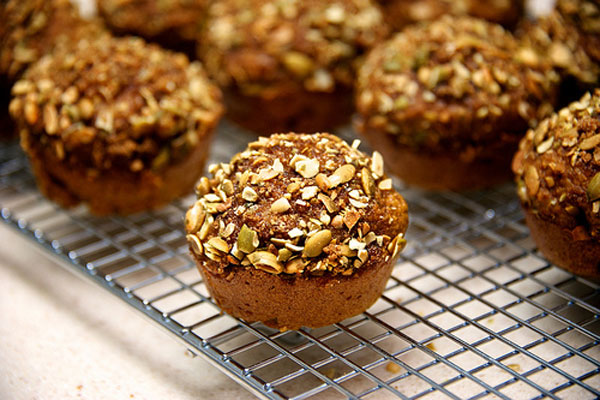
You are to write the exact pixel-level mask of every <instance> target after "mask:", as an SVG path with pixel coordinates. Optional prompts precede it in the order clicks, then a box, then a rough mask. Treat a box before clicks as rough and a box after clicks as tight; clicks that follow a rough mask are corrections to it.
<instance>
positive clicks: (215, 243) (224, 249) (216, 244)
mask: <svg viewBox="0 0 600 400" xmlns="http://www.w3.org/2000/svg"><path fill="white" fill-rule="evenodd" d="M206 244H207V245H209V246H210V247H212V248H213V249H215V250H218V251H220V252H221V253H229V244H227V242H226V241H224V240H223V239H221V238H220V237H214V238H211V239H210V240H209V241H208V242H207V243H206Z"/></svg>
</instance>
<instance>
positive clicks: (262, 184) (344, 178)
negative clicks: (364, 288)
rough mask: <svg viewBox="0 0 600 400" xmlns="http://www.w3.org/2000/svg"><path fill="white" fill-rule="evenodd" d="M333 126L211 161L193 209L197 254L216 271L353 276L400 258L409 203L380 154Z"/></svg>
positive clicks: (191, 233)
mask: <svg viewBox="0 0 600 400" xmlns="http://www.w3.org/2000/svg"><path fill="white" fill-rule="evenodd" d="M357 146H358V142H356V144H355V146H353V147H350V146H349V145H347V144H346V143H345V142H343V141H342V140H341V139H339V138H337V137H335V136H332V135H329V134H314V135H306V134H280V135H273V136H271V137H270V138H261V139H259V140H258V141H257V142H254V143H251V144H250V145H249V147H248V149H247V150H246V151H244V152H242V153H240V154H238V155H236V156H235V157H234V158H233V160H232V161H231V163H230V164H219V165H214V166H212V167H211V168H210V172H211V173H212V174H213V176H214V178H213V179H210V180H209V179H207V178H202V180H201V181H200V184H199V185H198V195H199V200H198V201H197V202H196V203H195V204H194V205H193V206H192V207H191V208H190V210H189V211H188V213H187V215H186V231H187V233H188V235H187V238H188V241H189V242H190V248H191V250H192V254H193V255H194V257H195V258H196V259H197V260H198V262H199V263H200V264H201V265H202V267H203V268H206V269H207V270H209V271H210V272H211V273H212V274H217V275H223V276H229V275H230V274H231V276H234V275H235V273H236V271H237V270H238V269H240V268H242V269H244V268H255V269H259V270H262V271H264V272H266V273H268V274H275V275H279V274H283V275H282V276H290V277H293V276H296V275H297V276H300V275H301V276H306V275H308V276H311V275H331V276H335V275H338V274H340V275H341V276H349V275H352V274H353V273H354V271H355V270H359V269H364V268H372V267H374V266H377V265H382V264H385V263H388V262H389V263H391V260H392V259H394V258H395V257H396V256H397V255H398V253H399V251H400V250H401V249H402V248H403V246H404V243H405V241H404V239H403V235H404V232H405V231H406V227H407V224H408V215H407V208H406V203H405V202H404V200H403V199H402V197H401V196H400V195H399V194H397V193H396V192H395V191H394V190H393V189H392V182H391V180H390V179H388V178H386V177H385V175H384V173H383V159H382V158H381V155H380V154H378V153H374V157H373V159H370V158H369V157H367V156H365V155H364V154H363V153H361V152H360V151H358V150H357V149H356V147H357Z"/></svg>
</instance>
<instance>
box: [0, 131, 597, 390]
mask: <svg viewBox="0 0 600 400" xmlns="http://www.w3.org/2000/svg"><path fill="white" fill-rule="evenodd" d="M342 135H343V136H345V137H346V138H347V139H352V135H353V134H352V133H351V132H343V133H342ZM252 139H253V138H252V136H248V135H247V134H245V133H243V132H239V131H237V130H236V129H235V128H234V127H232V126H231V125H228V124H227V123H224V124H223V125H222V126H221V127H220V130H219V134H218V137H217V139H216V141H215V143H214V145H213V153H212V161H226V160H229V159H230V157H231V156H232V155H233V154H234V153H235V152H237V151H240V150H242V149H243V148H244V147H245V145H246V143H247V142H248V141H250V140H252ZM396 186H397V187H398V188H399V189H400V191H401V193H402V194H403V196H404V197H405V198H406V200H407V202H408V203H409V205H410V220H411V225H410V228H409V231H408V233H407V239H408V241H409V245H408V246H407V248H406V249H405V250H404V252H403V253H402V255H401V259H400V261H399V262H398V265H397V266H396V268H395V269H394V272H393V275H392V278H391V279H390V281H389V282H388V285H387V289H386V291H385V293H384V295H383V296H382V297H381V299H380V300H379V301H377V303H376V304H374V305H373V306H372V307H371V308H370V309H369V310H368V311H367V312H365V313H364V314H362V315H359V316H357V317H354V318H351V319H349V320H346V321H343V322H341V323H339V324H335V325H333V326H329V327H326V328H320V329H313V330H308V329H303V330H300V331H292V332H283V333H281V332H278V331H273V330H270V329H268V328H266V327H264V326H263V325H261V324H258V323H255V324H248V323H245V322H243V321H240V320H237V319H234V318H232V317H230V316H228V315H225V314H221V313H220V311H219V309H218V308H217V307H216V306H215V304H214V303H213V302H212V300H211V298H210V296H209V294H208V292H207V290H206V287H205V286H204V283H203V282H202V280H201V278H200V275H199V274H198V272H197V270H196V268H195V266H194V264H193V263H192V261H191V260H190V258H189V257H188V249H187V243H186V240H185V236H184V233H183V232H182V216H183V213H184V210H185V209H186V208H187V207H186V205H187V204H190V202H191V199H190V198H188V199H184V200H181V201H179V202H176V203H174V204H172V205H170V206H168V207H166V208H164V209H163V210H160V211H157V212H153V213H147V214H140V215H136V216H133V217H129V218H117V217H111V218H94V217H92V216H90V215H89V214H88V213H87V212H86V210H85V209H84V208H83V207H80V208H76V209H74V210H71V211H64V210H62V209H60V208H59V207H57V206H56V205H54V204H53V203H51V202H48V201H47V200H45V199H44V198H43V197H42V196H41V195H40V194H39V193H38V191H37V190H36V189H35V184H34V181H33V178H32V176H31V174H30V171H29V168H28V165H27V161H26V159H25V157H24V156H23V155H22V153H21V152H20V150H19V149H18V146H17V145H16V144H14V145H8V146H7V145H5V146H2V147H1V149H0V208H1V218H2V220H3V221H4V222H6V223H7V224H8V225H10V226H12V227H14V228H16V229H17V230H18V231H19V232H21V233H22V234H24V235H25V236H27V237H29V238H30V239H31V240H32V241H34V242H35V243H37V245H39V246H41V247H43V248H44V249H45V250H46V252H47V253H48V254H55V255H57V256H59V257H60V258H62V259H63V260H64V261H66V262H65V263H64V264H65V265H66V266H68V267H69V268H70V269H71V270H74V271H76V272H78V273H80V274H81V275H83V276H86V277H88V278H89V279H91V280H93V281H94V282H96V283H97V284H98V285H99V286H101V287H103V288H105V289H107V290H108V291H110V292H111V293H113V294H114V295H116V296H118V297H119V298H121V299H122V300H123V301H124V302H126V303H127V304H129V305H131V306H133V307H134V308H136V309H137V310H138V311H139V312H140V313H143V314H145V315H146V316H148V317H149V318H150V319H152V320H153V321H154V323H157V324H159V325H160V326H162V327H164V328H165V329H167V330H168V331H170V332H171V334H173V335H175V336H176V337H178V338H179V339H181V340H183V341H184V342H185V344H186V345H187V346H188V348H189V349H190V350H191V351H192V352H194V353H195V354H198V355H201V356H203V357H204V358H205V359H207V360H208V361H210V362H211V363H212V364H213V365H215V366H216V367H218V368H219V369H221V370H222V371H224V372H225V373H226V374H228V375H229V376H230V377H232V378H233V379H235V380H236V381H238V382H239V383H240V384H242V385H243V386H245V387H246V388H248V389H249V390H251V391H252V392H253V393H254V394H256V395H257V396H259V397H263V398H272V399H282V398H283V399H288V398H289V399H305V398H324V399H330V398H353V399H387V398H396V397H398V398H403V399H437V398H455V399H457V398H471V399H478V398H505V399H507V398H534V399H537V398H543V397H549V398H577V399H585V398H597V397H600V309H599V307H600V287H599V286H598V285H597V284H594V283H592V282H590V281H587V280H585V279H582V278H578V277H575V276H573V275H571V274H569V273H567V272H565V271H563V270H561V269H558V268H556V267H554V266H552V265H550V264H549V263H548V262H546V261H545V260H544V258H543V257H542V256H541V255H540V254H538V253H537V252H536V251H535V245H534V244H533V242H532V241H531V239H530V237H529V235H528V231H527V228H526V226H525V225H524V223H523V217H522V215H521V211H520V208H519V204H518V201H517V200H516V198H515V196H514V188H513V187H512V186H511V185H505V186H501V187H498V188H496V189H494V190H490V191H485V192H473V193H468V194H456V193H437V194H436V193H426V192H420V191H417V190H412V189H407V188H405V187H403V186H402V185H401V184H399V183H397V185H396Z"/></svg>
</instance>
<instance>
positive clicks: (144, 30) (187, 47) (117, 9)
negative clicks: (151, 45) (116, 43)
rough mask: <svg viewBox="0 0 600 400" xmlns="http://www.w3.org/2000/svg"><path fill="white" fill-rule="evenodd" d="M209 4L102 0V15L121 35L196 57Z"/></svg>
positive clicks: (186, 0) (174, 0)
mask: <svg viewBox="0 0 600 400" xmlns="http://www.w3.org/2000/svg"><path fill="white" fill-rule="evenodd" d="M208 3H209V0H169V1H156V0H98V11H99V13H100V15H101V16H102V18H104V20H105V21H106V24H107V25H108V26H109V27H110V28H111V29H112V30H114V31H115V32H117V33H120V34H133V35H137V36H141V37H143V38H145V39H147V40H150V41H154V42H157V43H160V44H162V45H164V46H166V47H169V48H173V49H176V50H180V51H185V52H186V53H189V54H193V52H194V47H195V40H196V38H197V36H198V29H199V27H200V24H201V23H202V19H203V18H204V14H205V12H206V7H207V5H208Z"/></svg>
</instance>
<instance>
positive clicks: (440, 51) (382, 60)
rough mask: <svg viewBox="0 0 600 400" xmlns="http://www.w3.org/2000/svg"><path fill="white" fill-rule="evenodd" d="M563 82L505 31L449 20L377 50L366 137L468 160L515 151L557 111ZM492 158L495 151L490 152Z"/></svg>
mask: <svg viewBox="0 0 600 400" xmlns="http://www.w3.org/2000/svg"><path fill="white" fill-rule="evenodd" d="M557 82H558V77H557V74H556V73H555V72H554V71H553V70H552V69H551V68H550V66H549V65H548V64H547V63H546V62H545V61H544V60H543V59H542V58H541V57H539V56H538V55H537V54H536V53H535V52H534V51H533V50H532V49H531V48H528V47H521V46H520V45H519V43H518V42H517V41H516V40H515V39H514V38H513V37H512V36H511V35H510V34H509V33H508V32H506V31H505V30H504V29H503V28H502V27H501V26H500V25H496V24H492V23H488V22H486V21H484V20H480V19H475V18H471V17H449V16H446V17H443V18H441V19H439V20H437V21H435V22H432V23H429V24H424V25H419V26H413V27H408V28H407V29H406V30H404V31H403V32H402V33H399V34H397V35H396V36H394V37H393V38H392V39H391V40H389V41H387V42H385V43H384V44H382V45H380V46H378V47H376V48H375V49H374V50H373V51H372V53H371V54H370V55H369V57H368V58H367V61H366V62H365V64H364V65H363V66H362V68H361V70H360V72H359V77H358V93H357V108H358V111H359V113H360V114H361V116H362V118H363V123H364V126H365V129H366V130H367V131H368V130H377V131H383V132H387V133H389V134H390V135H392V136H395V138H396V141H397V143H398V145H400V146H406V147H410V148H413V149H415V150H418V151H425V152H431V153H434V154H435V153H438V152H444V153H449V154H456V155H457V157H459V158H461V159H464V160H468V159H471V160H472V159H475V158H477V157H485V156H489V155H490V154H493V152H494V151H495V150H494V149H495V146H496V145H498V144H499V143H501V142H506V143H508V144H509V145H511V144H515V145H516V142H517V141H518V139H519V138H520V137H521V136H522V134H523V133H524V132H525V131H526V129H527V128H528V127H529V126H534V125H535V124H537V122H538V121H539V120H541V119H542V118H543V117H544V116H546V115H548V114H549V113H550V112H551V111H552V106H553V103H554V101H555V97H556V96H555V91H556V87H557ZM490 150H492V151H490Z"/></svg>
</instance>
